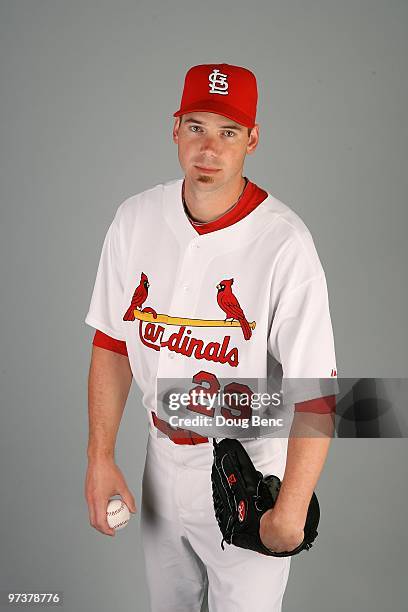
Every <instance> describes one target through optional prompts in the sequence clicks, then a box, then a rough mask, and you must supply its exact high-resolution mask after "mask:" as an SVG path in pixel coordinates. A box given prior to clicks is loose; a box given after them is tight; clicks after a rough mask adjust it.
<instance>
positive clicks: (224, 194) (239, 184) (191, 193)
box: [184, 176, 245, 223]
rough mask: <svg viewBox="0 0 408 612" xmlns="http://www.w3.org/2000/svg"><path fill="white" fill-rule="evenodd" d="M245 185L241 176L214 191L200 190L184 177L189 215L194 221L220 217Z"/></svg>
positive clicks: (205, 220)
mask: <svg viewBox="0 0 408 612" xmlns="http://www.w3.org/2000/svg"><path fill="white" fill-rule="evenodd" d="M244 187H245V179H244V177H243V176H240V177H238V179H237V180H236V181H234V182H233V183H232V184H231V185H224V186H223V187H220V188H219V189H217V190H215V191H202V190H200V189H197V188H195V186H194V184H192V183H191V181H189V180H188V178H187V177H186V178H185V180H184V199H185V201H186V205H187V208H188V211H189V213H190V216H191V217H192V218H193V219H194V220H195V221H200V222H201V223H208V222H209V221H213V220H214V219H217V218H218V217H220V215H222V214H224V213H225V212H226V211H227V210H228V209H229V208H231V207H232V206H234V204H235V203H236V202H237V201H238V200H239V198H240V196H241V194H242V192H243V190H244Z"/></svg>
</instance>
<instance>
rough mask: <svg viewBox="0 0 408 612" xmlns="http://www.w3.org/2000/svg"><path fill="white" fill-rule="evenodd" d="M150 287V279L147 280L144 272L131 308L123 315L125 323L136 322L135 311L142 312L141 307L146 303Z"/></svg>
mask: <svg viewBox="0 0 408 612" xmlns="http://www.w3.org/2000/svg"><path fill="white" fill-rule="evenodd" d="M149 287H150V283H149V279H148V278H147V276H146V274H145V273H144V272H142V274H141V275H140V283H139V284H138V286H137V287H136V290H135V292H134V294H133V297H132V301H131V302H130V306H129V308H128V309H127V311H126V312H125V314H124V315H123V320H124V321H134V320H135V315H134V312H133V311H134V310H135V309H137V310H140V307H141V306H142V304H143V302H145V301H146V299H147V294H148V290H149Z"/></svg>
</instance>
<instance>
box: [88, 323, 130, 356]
mask: <svg viewBox="0 0 408 612" xmlns="http://www.w3.org/2000/svg"><path fill="white" fill-rule="evenodd" d="M92 344H93V345H95V346H99V347H100V348H104V349H107V350H108V351H113V352H114V353H120V354H121V355H125V356H126V357H127V356H128V352H127V348H126V342H124V341H123V340H116V339H115V338H111V336H108V335H107V334H104V333H103V332H101V331H99V329H97V330H96V332H95V335H94V339H93V341H92Z"/></svg>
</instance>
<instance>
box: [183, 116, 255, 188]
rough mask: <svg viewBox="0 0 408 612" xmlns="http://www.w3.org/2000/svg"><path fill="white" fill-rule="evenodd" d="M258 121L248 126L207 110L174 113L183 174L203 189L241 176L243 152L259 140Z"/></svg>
mask: <svg viewBox="0 0 408 612" xmlns="http://www.w3.org/2000/svg"><path fill="white" fill-rule="evenodd" d="M258 138H259V135H258V125H255V127H254V128H252V130H251V134H250V135H249V134H248V128H247V127H244V126H243V125H240V124H239V123H236V122H235V121H232V120H231V119H228V118H227V117H223V116H222V115H215V114H214V113H207V112H194V113H186V114H185V115H183V116H182V117H177V118H176V121H175V123H174V128H173V140H174V142H175V143H176V144H177V145H178V157H179V161H180V165H181V167H182V168H183V170H184V174H185V176H186V177H187V178H188V179H189V180H191V181H192V182H193V183H194V184H195V186H196V187H197V188H199V189H204V190H205V191H212V190H215V189H219V188H220V187H222V186H223V185H227V184H228V183H231V182H232V181H234V179H235V180H236V179H237V177H240V176H242V168H243V165H244V160H245V156H246V155H248V154H250V153H252V152H253V151H254V150H255V148H256V146H257V144H258Z"/></svg>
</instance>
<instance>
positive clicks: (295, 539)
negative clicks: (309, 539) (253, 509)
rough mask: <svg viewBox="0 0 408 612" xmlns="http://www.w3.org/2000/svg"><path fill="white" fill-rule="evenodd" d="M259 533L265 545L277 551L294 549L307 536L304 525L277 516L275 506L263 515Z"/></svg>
mask: <svg viewBox="0 0 408 612" xmlns="http://www.w3.org/2000/svg"><path fill="white" fill-rule="evenodd" d="M259 535H260V538H261V540H262V543H263V544H264V546H266V547H267V548H269V550H271V551H273V552H277V553H280V552H290V551H291V550H294V549H295V548H296V547H297V546H299V544H301V543H302V542H303V539H304V537H305V536H304V530H303V526H302V525H301V524H300V523H299V522H298V521H290V520H285V519H282V518H279V517H277V516H275V515H274V510H273V508H271V509H270V510H267V511H266V512H265V513H264V514H263V515H262V516H261V521H260V526H259Z"/></svg>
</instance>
